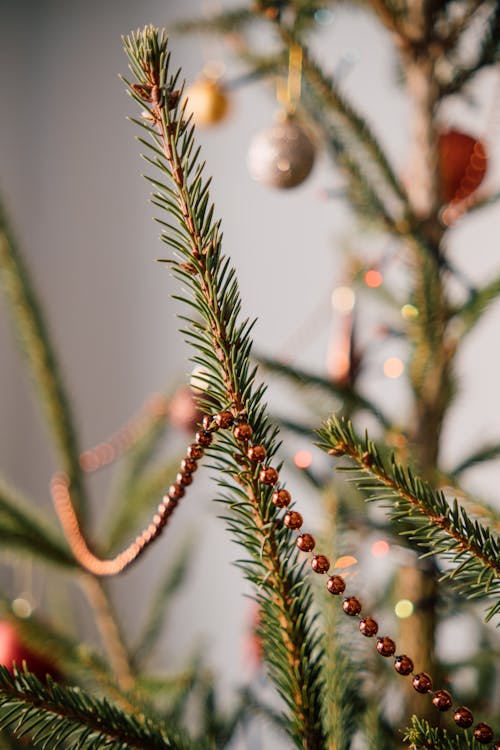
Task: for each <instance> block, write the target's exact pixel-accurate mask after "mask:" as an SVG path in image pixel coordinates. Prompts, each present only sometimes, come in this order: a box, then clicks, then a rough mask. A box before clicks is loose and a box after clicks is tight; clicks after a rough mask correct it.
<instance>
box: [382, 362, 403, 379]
mask: <svg viewBox="0 0 500 750" xmlns="http://www.w3.org/2000/svg"><path fill="white" fill-rule="evenodd" d="M404 369H405V366H404V363H403V361H402V360H401V359H399V357H389V359H386V360H385V362H384V375H385V376H386V377H387V378H392V379H395V378H399V377H400V376H401V375H402V374H403V372H404Z"/></svg>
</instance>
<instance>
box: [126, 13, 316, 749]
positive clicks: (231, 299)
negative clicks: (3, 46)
mask: <svg viewBox="0 0 500 750" xmlns="http://www.w3.org/2000/svg"><path fill="white" fill-rule="evenodd" d="M125 50H126V53H127V56H128V58H129V62H130V69H131V71H132V73H133V75H134V77H135V79H136V80H135V81H134V82H133V83H131V84H128V85H129V93H130V95H131V96H132V98H134V99H135V100H136V101H137V102H138V104H139V105H140V106H141V108H142V109H144V107H146V109H147V115H146V116H147V118H148V122H149V123H152V124H150V125H147V126H146V129H147V130H148V131H149V134H150V136H151V152H152V153H153V155H154V156H153V157H152V161H153V163H154V164H155V165H156V166H157V167H158V169H159V170H160V171H162V172H163V173H164V174H165V175H166V177H167V183H168V184H164V183H162V182H160V181H159V180H158V179H157V178H149V179H150V181H151V183H152V184H153V185H154V188H155V192H154V194H153V202H154V203H155V204H156V205H157V206H159V207H161V208H162V209H165V210H167V211H169V212H170V214H171V215H173V216H174V217H175V218H176V220H177V225H173V224H171V223H170V222H164V221H163V220H162V221H161V222H160V223H161V224H162V226H163V227H165V230H164V231H163V233H162V235H161V237H162V240H163V241H164V242H165V243H166V244H167V245H168V246H169V247H171V248H173V251H174V259H173V260H169V263H170V267H171V269H172V272H173V274H174V276H175V277H176V278H177V279H179V280H180V281H181V283H182V284H183V287H184V288H183V293H182V294H181V295H178V299H180V300H181V301H182V302H184V303H187V306H188V310H195V311H196V315H195V316H194V315H193V319H191V317H189V316H186V317H184V320H186V321H187V324H188V327H187V329H185V330H184V335H185V336H186V338H187V340H188V341H189V343H191V344H192V345H193V346H194V348H195V350H196V352H197V353H196V354H195V355H194V356H193V357H192V361H193V362H194V363H196V364H199V365H201V366H202V367H203V368H204V372H203V376H202V377H203V381H204V384H205V389H206V392H207V399H206V407H207V409H210V410H213V408H214V404H215V408H220V409H223V410H227V409H229V410H230V411H231V412H232V414H233V416H234V418H235V419H236V420H237V421H239V420H243V421H246V420H248V423H249V424H250V425H251V428H252V430H253V438H252V439H253V441H254V442H255V444H261V445H263V446H264V447H265V448H266V450H267V458H268V460H271V459H272V457H273V455H274V453H275V452H276V449H277V444H276V430H275V429H273V428H272V427H271V425H270V424H269V422H268V419H267V417H266V413H265V407H264V406H263V404H262V397H263V392H264V389H263V388H262V387H259V388H254V379H255V370H252V369H251V368H250V366H249V354H250V350H251V339H250V335H249V334H250V330H251V327H252V325H251V323H249V321H243V322H240V320H239V313H240V308H241V302H240V298H239V291H238V284H237V281H236V276H235V272H234V270H233V269H232V268H231V266H230V263H229V261H228V259H226V258H224V256H223V255H222V252H221V232H220V222H218V221H216V220H214V207H213V206H212V205H211V204H210V202H209V181H207V180H205V179H204V175H203V164H202V163H200V161H199V150H197V149H196V146H195V143H194V128H193V127H192V126H191V125H190V123H189V121H187V120H186V118H185V109H184V105H181V104H180V101H181V95H182V91H181V90H180V89H178V88H177V82H178V79H179V74H176V75H173V76H171V75H170V74H169V71H168V64H169V59H168V54H167V43H166V39H165V36H164V35H163V34H160V33H158V31H157V30H155V29H153V28H152V27H149V28H148V27H147V28H145V29H144V30H143V31H142V32H141V31H139V32H137V33H134V34H131V35H130V36H129V37H128V38H127V39H126V40H125ZM139 124H142V123H139ZM158 151H161V152H162V153H163V155H164V156H163V157H159V156H157V155H155V154H157V152H158ZM202 401H203V399H202ZM212 455H213V456H214V459H215V461H216V463H215V468H216V470H217V472H218V474H219V476H221V474H222V477H223V479H222V480H220V482H219V484H220V485H221V486H222V487H224V488H225V490H227V491H224V493H223V496H222V498H221V500H222V502H224V503H226V504H227V506H228V515H227V516H226V517H225V519H226V521H227V523H228V527H229V528H230V529H231V531H232V532H233V536H234V537H235V538H236V539H237V540H238V541H239V542H240V543H242V544H243V545H244V546H245V547H246V550H247V558H246V559H245V560H242V561H239V565H240V566H241V568H242V569H243V571H244V574H245V576H246V577H247V578H248V579H249V580H250V581H252V583H253V584H254V585H255V586H256V588H257V593H256V596H257V598H258V599H259V601H260V602H261V606H262V611H263V616H262V628H263V633H264V635H265V639H264V640H265V645H264V651H265V656H266V659H267V662H268V665H269V668H270V671H271V675H272V677H273V679H274V681H275V683H276V684H277V686H278V689H279V691H280V693H281V695H282V696H283V698H284V700H285V701H286V703H287V705H288V707H289V727H288V731H289V733H290V735H291V736H292V738H293V739H294V741H295V743H296V745H297V746H298V747H300V748H307V749H309V750H319V748H321V747H322V743H323V733H322V728H321V704H322V700H321V680H320V658H321V657H320V653H319V651H318V640H317V636H316V633H315V628H314V625H313V615H312V610H311V604H312V602H311V595H310V591H309V586H308V583H307V582H306V581H304V580H302V577H301V575H300V568H299V566H298V562H297V552H296V550H295V548H292V541H291V534H290V531H289V530H288V529H287V528H286V527H285V526H283V525H281V523H279V522H278V518H277V514H278V510H277V508H276V507H275V505H274V504H273V503H272V501H271V496H272V488H271V487H269V486H266V485H264V484H263V483H262V481H261V480H260V479H259V472H260V468H259V467H258V466H257V467H256V466H255V465H253V464H252V463H251V461H250V460H249V458H248V457H247V455H246V452H245V450H244V445H242V444H241V442H239V441H238V440H237V439H236V437H235V436H234V435H233V434H232V433H229V432H220V433H219V435H218V437H217V440H216V441H215V443H214V447H213V450H212ZM235 456H236V458H235ZM299 587H300V595H299V593H298V591H299Z"/></svg>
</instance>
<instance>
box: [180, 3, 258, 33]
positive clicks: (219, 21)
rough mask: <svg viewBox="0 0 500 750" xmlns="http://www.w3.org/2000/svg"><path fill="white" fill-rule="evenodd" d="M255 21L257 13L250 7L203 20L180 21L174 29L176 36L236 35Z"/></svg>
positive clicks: (235, 9) (224, 12)
mask: <svg viewBox="0 0 500 750" xmlns="http://www.w3.org/2000/svg"><path fill="white" fill-rule="evenodd" d="M253 21H255V13H254V12H253V11H252V10H250V9H249V8H248V7H242V8H234V9H230V10H224V11H223V12H222V13H213V14H211V15H209V16H203V18H193V19H185V20H184V21H178V22H177V23H175V24H174V25H173V27H172V31H173V33H174V34H193V33H200V34H234V32H235V31H239V30H240V29H241V28H242V27H244V26H246V25H247V24H248V23H251V22H253Z"/></svg>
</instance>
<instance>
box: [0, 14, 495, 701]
mask: <svg viewBox="0 0 500 750" xmlns="http://www.w3.org/2000/svg"><path fill="white" fill-rule="evenodd" d="M236 4H237V3H235V2H232V3H228V5H236ZM212 7H213V6H212ZM199 12H200V3H199V1H198V0H196V1H194V0H185V1H184V2H168V0H167V1H165V0H164V1H163V2H160V1H159V0H145V1H144V2H134V1H133V0H120V1H118V0H108V2H98V1H97V0H87V1H86V2H63V1H62V0H59V1H55V0H54V1H50V0H46V1H45V2H26V1H25V2H22V1H20V0H19V1H17V2H16V1H15V0H12V1H10V2H9V0H1V2H0V38H1V44H0V64H1V67H0V70H1V71H2V97H1V105H0V106H1V124H2V127H1V132H0V186H1V190H2V194H3V197H4V200H5V201H6V202H7V206H8V208H9V210H10V213H11V216H12V220H13V223H14V225H15V229H16V233H17V236H18V238H19V240H20V243H21V245H22V248H23V250H24V253H25V255H26V257H27V259H28V262H29V266H30V268H31V271H32V273H33V275H34V277H35V278H36V281H37V285H38V288H39V290H40V294H41V296H42V298H43V299H44V301H45V304H46V308H47V315H48V318H49V321H50V324H51V328H52V331H53V334H54V338H55V341H56V344H57V346H58V349H59V352H60V354H61V359H62V364H63V368H64V371H65V373H66V376H67V380H68V382H69V383H70V390H71V395H72V398H73V401H74V406H75V411H76V413H77V415H78V423H79V426H80V428H81V435H82V441H83V443H84V444H85V445H91V444H94V443H95V442H97V441H99V440H100V439H101V438H102V437H104V436H106V435H108V434H109V433H111V432H112V431H113V430H114V429H115V427H116V426H117V425H119V424H121V423H122V422H123V421H124V419H126V418H127V417H128V416H129V415H130V414H132V413H134V412H135V411H136V410H137V407H138V406H139V405H140V404H141V403H142V402H143V400H144V397H145V396H146V395H147V394H148V393H150V392H151V391H154V390H158V389H160V388H162V387H163V385H164V384H165V382H166V381H168V380H169V379H175V378H181V379H182V378H183V377H184V375H185V374H186V373H188V372H189V371H190V369H191V368H190V365H189V363H188V361H187V356H188V352H187V349H186V348H185V346H184V345H183V343H182V341H181V338H180V336H179V335H177V334H176V320H175V314H176V311H177V310H178V307H177V305H176V304H174V303H173V302H172V300H171V299H170V297H169V295H170V294H171V293H172V292H173V291H174V289H175V287H174V284H173V282H172V280H171V279H170V278H169V275H168V271H167V270H166V269H165V267H163V266H161V265H159V264H156V263H155V262H154V259H155V258H156V257H158V256H161V255H162V254H163V253H164V248H163V247H162V246H161V245H160V244H159V242H158V240H157V228H156V226H155V224H154V223H153V222H152V220H151V216H152V213H153V212H152V208H151V206H150V205H148V203H147V196H148V187H147V185H146V183H145V181H144V180H142V179H141V177H140V176H139V174H140V172H141V171H142V170H143V169H144V164H143V162H141V161H140V159H139V157H138V148H137V145H136V144H135V143H134V135H135V131H134V128H133V126H131V125H130V124H129V123H127V122H126V120H125V117H126V116H127V115H128V114H130V113H134V114H135V112H134V111H133V110H134V108H133V106H132V105H131V102H130V100H129V99H128V97H127V96H126V95H125V93H124V90H123V86H122V84H121V83H120V81H119V80H118V78H117V74H118V73H119V72H122V71H124V68H125V60H124V55H123V53H122V49H121V42H120V35H121V34H123V33H127V32H128V31H129V30H130V29H132V28H137V27H139V26H143V25H144V24H145V23H149V22H152V23H154V24H157V25H164V24H166V25H167V26H168V25H169V24H171V23H172V22H173V21H174V20H175V19H179V18H184V17H186V16H194V15H198V14H199ZM386 41H387V40H386V38H385V35H384V34H383V33H381V32H380V31H379V30H378V29H376V27H375V26H374V24H372V22H371V21H370V19H369V18H367V17H366V16H364V15H362V14H361V13H360V12H359V11H355V12H353V13H348V12H347V11H346V10H344V9H338V10H335V14H334V22H333V23H332V24H331V25H330V26H328V27H327V28H325V29H324V30H323V31H322V32H321V34H320V36H319V39H318V41H317V42H316V44H317V50H318V54H319V55H320V57H321V58H322V59H323V60H324V62H325V64H326V65H327V67H328V68H329V69H333V68H335V66H337V65H338V64H339V63H340V62H341V61H342V60H343V59H344V58H345V56H346V55H347V56H348V57H349V58H351V59H352V60H353V65H352V66H351V68H350V69H349V71H348V72H347V73H346V77H345V83H346V86H348V87H349V90H350V92H351V93H352V95H353V97H354V99H355V101H357V102H358V104H359V106H360V108H362V109H363V111H367V112H370V116H371V120H372V121H373V123H374V126H375V128H376V130H377V133H378V134H379V136H380V138H381V140H382V141H383V142H384V143H385V144H387V146H388V147H389V151H390V153H391V156H392V158H393V159H394V161H395V163H396V164H397V165H398V168H399V169H400V170H401V172H402V173H405V158H406V156H405V153H406V145H407V138H408V135H407V132H408V117H409V113H408V107H407V103H406V101H405V98H404V95H403V94H402V93H401V91H399V90H398V89H397V88H396V87H395V85H394V80H395V69H394V65H393V62H394V61H393V60H392V57H391V53H390V49H389V47H388V45H387V43H386ZM172 50H173V59H174V63H175V64H179V65H182V66H183V70H184V74H185V76H186V78H187V79H188V80H192V79H193V78H194V77H195V76H196V75H197V73H198V72H199V70H200V69H201V67H202V66H203V64H204V62H205V61H206V60H207V58H214V57H215V58H223V59H226V61H227V64H228V67H229V78H232V77H234V76H235V75H236V74H237V73H238V70H239V69H238V67H237V66H236V65H235V64H234V63H232V62H231V59H230V58H229V57H228V56H227V54H226V52H225V50H224V49H223V47H222V46H221V45H220V44H219V43H217V42H215V43H206V42H203V43H201V44H200V40H199V39H193V38H190V39H179V38H174V39H173V40H172ZM497 93H498V82H497V80H496V78H495V77H494V76H493V75H485V76H483V77H482V78H481V80H480V85H479V87H478V89H477V104H476V106H475V107H472V106H470V105H457V104H453V106H450V107H449V108H448V110H447V112H446V113H445V119H446V121H447V122H460V123H463V127H464V129H467V128H469V130H470V131H471V132H473V133H477V134H478V135H480V134H484V133H485V132H487V137H488V140H489V147H490V151H491V152H492V168H491V170H490V174H489V177H488V184H489V185H491V186H492V187H493V186H495V185H497V186H498V182H499V174H498V160H497V159H496V158H495V157H497V156H498V147H497V145H496V144H497V143H498V141H499V135H500V120H499V117H498V109H499V108H498V105H497V107H496V108H493V110H491V102H492V101H493V100H495V99H496V96H497ZM274 110H275V104H274V102H273V100H272V96H271V95H270V93H269V91H267V90H265V89H264V87H259V86H255V85H253V86H251V87H248V88H246V89H244V90H242V91H238V92H237V93H236V94H235V101H234V111H233V114H232V116H231V117H230V118H229V119H228V120H227V121H226V122H225V123H223V124H221V125H220V127H218V128H216V129H214V130H212V131H210V132H206V133H201V134H200V141H201V142H202V144H203V147H204V157H205V158H206V160H207V163H208V172H210V173H212V174H213V176H214V183H213V184H214V188H213V198H214V199H215V201H216V204H217V209H218V212H219V214H220V215H221V216H222V218H223V225H224V233H225V247H226V252H227V253H229V254H230V255H231V256H232V258H233V260H234V263H235V265H236V267H237V270H238V275H239V279H240V285H241V292H242V297H243V300H244V311H245V313H246V314H248V315H250V316H254V315H256V314H257V315H258V316H259V323H258V325H257V327H256V329H255V339H256V343H257V346H258V348H259V349H260V350H264V351H267V352H270V353H273V354H287V353H289V354H290V353H291V354H293V355H294V357H296V361H297V362H299V363H301V364H306V365H308V366H311V367H315V368H316V369H318V370H319V369H321V368H322V367H323V364H324V361H325V356H326V354H325V352H326V347H327V342H328V337H329V333H330V327H331V320H330V318H331V312H330V309H329V303H328V300H329V295H330V292H331V290H332V288H333V286H335V284H336V283H339V282H341V281H342V280H343V279H342V274H343V266H342V260H341V252H340V249H339V248H340V245H341V243H342V240H343V239H344V237H345V236H346V233H348V232H349V231H350V227H351V226H352V222H351V217H350V215H349V213H348V211H347V210H346V208H345V206H344V205H343V204H342V202H341V201H339V200H325V199H324V198H322V197H321V192H322V191H324V189H330V188H338V187H341V181H340V177H339V175H338V174H336V173H335V170H332V168H331V165H330V164H329V163H328V161H327V159H326V157H324V156H321V157H320V159H319V163H318V165H317V167H316V168H315V171H314V174H313V176H312V178H311V179H310V180H309V181H308V182H307V183H305V184H304V186H302V187H300V188H298V189H297V190H296V191H293V192H291V193H279V192H269V191H268V190H267V189H265V188H263V187H262V186H260V185H257V184H254V183H252V181H251V179H250V178H249V176H248V174H247V170H246V166H245V160H246V153H247V149H248V144H249V142H250V139H251V137H252V136H253V134H255V133H256V132H257V131H258V130H260V129H262V128H264V127H266V126H267V125H268V124H269V123H270V121H271V118H272V114H273V112H274ZM408 177H409V179H411V176H408ZM499 229H500V219H499V215H498V212H495V211H494V210H490V211H488V212H484V213H483V214H481V216H479V215H478V216H477V217H476V218H475V219H473V220H470V221H469V222H468V223H467V224H466V225H465V224H464V225H463V227H461V228H459V229H457V230H455V231H454V233H453V237H452V253H453V258H454V260H455V261H456V263H457V264H459V265H460V266H461V267H462V268H463V269H464V270H465V271H466V273H467V274H469V276H470V277H471V278H472V279H473V280H474V281H476V282H479V281H480V280H481V279H485V278H487V277H488V276H489V275H490V274H492V273H493V272H494V271H495V270H498V269H499V268H500V257H499V255H500V253H499V248H498V232H499ZM353 236H354V237H356V235H355V234H354V235H353ZM365 242H366V246H367V248H368V252H371V253H377V252H379V251H380V250H381V249H382V248H383V247H384V244H385V241H384V240H383V238H380V239H378V240H375V241H371V240H370V241H368V240H365V239H364V238H362V237H361V238H359V237H358V238H357V239H356V243H358V244H359V248H360V249H362V248H363V245H364V243H365ZM318 310H319V312H318ZM363 310H364V312H362V316H361V320H362V323H363V331H364V336H365V338H366V339H367V340H369V339H373V336H374V333H373V327H372V324H371V322H370V317H371V315H372V311H371V309H370V307H369V305H368V308H367V307H366V304H365V306H364V308H363ZM0 311H1V312H0V425H1V430H0V456H1V464H2V466H3V467H5V472H6V473H7V474H8V475H10V476H11V477H12V478H13V479H14V480H15V481H16V482H17V484H18V485H19V486H20V487H21V488H22V489H23V490H25V491H26V492H27V493H29V494H31V495H32V496H33V497H35V498H37V500H38V502H40V503H46V502H47V494H48V493H47V488H48V481H49V477H50V473H51V470H52V468H53V467H54V457H53V456H52V454H51V453H50V451H49V449H48V448H47V443H46V440H45V432H44V430H43V428H42V426H41V424H40V421H39V418H38V413H37V410H36V407H35V404H34V400H33V398H32V395H31V390H30V388H29V385H28V383H27V380H26V377H25V374H24V371H23V369H22V367H21V364H20V361H19V358H18V355H17V352H16V349H15V345H14V341H13V337H12V335H11V330H10V327H9V324H8V321H7V319H6V314H5V308H3V307H0ZM498 312H499V311H498V309H495V310H493V311H492V312H491V313H490V314H489V316H488V318H487V319H486V320H485V321H484V324H482V326H481V327H480V330H479V332H478V335H477V336H476V337H475V338H474V339H471V341H470V342H469V343H468V344H467V346H466V347H465V350H464V353H463V356H462V357H461V359H460V383H461V385H462V386H463V392H462V395H461V396H460V398H459V399H458V402H457V407H456V408H455V410H454V412H453V414H452V415H451V417H450V419H449V421H448V423H447V426H446V436H447V448H446V451H445V452H446V457H447V458H448V459H449V460H450V461H451V460H452V459H453V458H457V457H458V456H460V455H462V454H463V453H465V452H466V450H467V446H468V445H469V444H470V443H473V442H474V441H475V440H479V439H483V438H485V439H486V438H492V439H494V438H498V436H499V435H500V414H499V411H498V406H497V405H498V376H497V372H498V351H497V346H496V344H497V340H498V334H497V325H498V322H499V315H498ZM311 316H313V317H314V323H313V324H312V326H311V328H310V329H309V331H308V333H307V335H306V336H305V337H304V336H300V335H299V337H298V338H297V333H298V332H299V333H300V329H301V326H303V323H304V320H307V319H309V318H310V317H311ZM290 342H294V343H293V344H290ZM297 342H298V343H297ZM396 353H399V350H398V349H397V348H396V347H395V345H394V344H393V343H390V342H387V341H380V342H379V343H377V345H376V346H375V347H374V349H373V354H372V357H371V365H372V366H371V368H370V372H369V373H368V375H367V376H366V378H365V381H366V382H365V387H366V389H367V392H369V393H371V394H372V395H373V394H376V395H377V398H379V399H381V400H382V402H385V403H386V405H387V408H388V409H389V410H391V409H392V410H393V413H394V414H397V413H398V411H400V410H401V409H403V410H404V408H405V404H406V400H405V388H404V385H403V384H402V382H400V381H388V380H387V379H385V378H384V377H383V375H382V371H381V363H382V361H383V360H384V359H385V357H387V356H390V355H391V354H396ZM273 393H274V394H275V397H276V399H277V401H278V402H279V403H280V405H281V407H282V410H283V408H286V407H287V406H288V403H287V402H286V400H285V399H284V397H283V396H282V395H281V394H280V392H279V391H278V392H275V391H274V390H273ZM497 478H498V468H497V467H496V466H495V465H492V466H491V467H489V468H488V469H487V470H485V471H484V472H481V474H478V473H476V474H475V475H473V476H471V486H472V487H474V488H475V489H477V490H479V491H481V492H483V493H484V494H485V495H486V496H487V497H489V498H490V499H492V500H495V498H496V484H495V483H496V479H497ZM492 480H494V481H492ZM210 494H211V489H210V485H209V483H208V482H206V483H205V485H204V489H203V490H202V491H201V492H200V491H199V492H193V495H192V497H190V498H189V500H188V501H187V502H186V503H185V504H184V505H183V506H182V507H181V508H180V510H179V513H178V517H176V523H175V525H174V526H173V527H172V530H171V532H169V534H168V535H167V538H165V540H164V541H161V542H160V543H159V544H158V545H157V547H156V548H155V549H154V550H153V551H152V552H151V553H150V555H149V556H148V557H147V559H145V561H144V564H143V565H142V566H139V567H138V569H137V570H134V571H133V572H131V573H130V574H129V576H128V577H127V578H126V580H123V581H119V582H118V584H117V590H118V593H119V594H120V596H121V600H120V607H121V611H122V614H123V618H124V622H125V623H126V625H127V628H128V629H129V630H130V631H131V632H132V633H134V632H136V630H137V625H138V622H137V621H138V613H139V616H140V613H141V612H142V611H143V609H144V606H145V600H146V598H147V589H148V585H149V583H150V582H152V581H153V580H154V579H155V578H156V576H157V573H158V571H159V570H161V569H162V567H163V566H164V564H165V560H167V559H168V558H169V556H170V555H171V547H172V545H173V541H174V540H175V539H178V538H180V537H181V536H182V533H183V532H182V530H183V529H185V528H187V527H190V528H191V527H193V526H194V527H196V528H197V530H198V533H199V552H198V553H197V557H196V562H195V574H194V575H193V576H192V579H191V584H190V587H189V591H187V593H186V594H185V595H184V596H183V597H182V599H181V601H180V602H179V606H178V608H177V609H176V611H175V613H174V616H173V621H172V625H171V628H170V632H169V633H168V637H167V638H166V642H165V646H164V652H163V656H162V657H161V658H162V659H163V661H164V662H165V663H167V662H169V661H170V660H171V658H172V653H173V652H174V651H177V650H182V648H185V647H187V645H188V644H190V643H192V642H193V640H195V639H196V638H199V637H202V638H203V639H204V642H205V643H206V644H207V648H208V651H209V656H210V660H211V661H212V662H213V663H214V664H215V665H216V667H217V668H218V669H220V670H221V672H222V673H223V675H224V680H225V684H226V686H227V687H228V689H229V687H230V686H231V685H232V684H234V683H235V682H236V681H237V679H238V677H239V676H240V673H241V670H242V669H244V662H243V660H242V638H241V634H242V633H243V632H244V630H245V627H246V624H245V623H246V622H247V618H248V606H247V604H246V602H245V600H244V599H243V598H242V595H241V593H242V590H243V589H244V587H243V586H242V584H241V581H240V576H239V574H238V572H237V570H236V569H235V568H234V567H232V566H231V565H230V564H229V561H230V560H232V559H234V558H235V557H236V556H237V550H236V548H235V547H234V546H232V545H231V544H230V543H229V542H228V540H227V538H226V535H225V534H224V533H223V525H222V523H221V522H220V521H218V520H216V519H215V510H214V508H213V507H212V506H211V505H210V504H209V503H208V502H207V500H208V497H209V496H210ZM48 512H50V511H48ZM46 586H49V584H48V583H47V582H46Z"/></svg>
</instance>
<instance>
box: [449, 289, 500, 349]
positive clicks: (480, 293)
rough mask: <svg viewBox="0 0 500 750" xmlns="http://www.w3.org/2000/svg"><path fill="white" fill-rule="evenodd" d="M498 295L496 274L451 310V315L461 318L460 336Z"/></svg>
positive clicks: (467, 330)
mask: <svg viewBox="0 0 500 750" xmlns="http://www.w3.org/2000/svg"><path fill="white" fill-rule="evenodd" d="M499 295H500V276H496V277H494V278H493V280H492V281H490V282H488V284H485V286H483V287H481V288H480V289H475V290H473V291H472V292H471V294H470V296H469V299H468V300H467V302H466V303H465V305H463V306H462V307H460V308H459V309H457V310H455V311H454V312H452V316H453V317H455V318H456V319H459V320H461V322H462V324H463V331H462V333H461V338H462V337H463V336H465V334H467V333H469V332H470V331H471V330H472V329H473V328H474V326H475V325H476V323H478V322H479V321H480V320H481V318H482V316H483V314H484V313H485V312H486V311H487V309H488V307H489V306H490V304H491V303H492V302H494V301H495V300H496V299H497V298H498V296H499Z"/></svg>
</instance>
